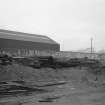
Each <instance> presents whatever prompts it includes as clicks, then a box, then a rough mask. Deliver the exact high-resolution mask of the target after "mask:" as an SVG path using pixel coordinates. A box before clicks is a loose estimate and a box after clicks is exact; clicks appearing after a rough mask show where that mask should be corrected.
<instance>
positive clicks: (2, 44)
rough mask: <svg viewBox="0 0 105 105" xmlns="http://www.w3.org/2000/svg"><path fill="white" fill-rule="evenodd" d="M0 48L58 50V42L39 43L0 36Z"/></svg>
mask: <svg viewBox="0 0 105 105" xmlns="http://www.w3.org/2000/svg"><path fill="white" fill-rule="evenodd" d="M0 48H12V49H34V50H45V51H50V50H52V51H60V45H59V44H49V43H41V42H40V43H39V42H31V41H21V40H12V39H3V38H0Z"/></svg>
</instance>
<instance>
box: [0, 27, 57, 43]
mask: <svg viewBox="0 0 105 105" xmlns="http://www.w3.org/2000/svg"><path fill="white" fill-rule="evenodd" d="M0 38H5V39H14V40H24V41H32V42H40V43H49V44H58V43H56V42H55V41H53V40H52V39H50V38H49V37H47V36H42V35H36V34H28V33H22V32H15V31H8V30H2V29H0Z"/></svg>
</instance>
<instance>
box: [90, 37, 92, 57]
mask: <svg viewBox="0 0 105 105" xmlns="http://www.w3.org/2000/svg"><path fill="white" fill-rule="evenodd" d="M90 41H91V58H93V38H92V37H91V39H90Z"/></svg>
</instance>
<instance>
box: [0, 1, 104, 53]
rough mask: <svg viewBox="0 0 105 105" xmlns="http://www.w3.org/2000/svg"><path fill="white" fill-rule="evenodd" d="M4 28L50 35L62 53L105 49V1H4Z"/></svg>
mask: <svg viewBox="0 0 105 105" xmlns="http://www.w3.org/2000/svg"><path fill="white" fill-rule="evenodd" d="M0 28H1V29H8V30H13V31H20V32H26V33H33V34H39V35H46V36H49V37H50V38H52V39H54V40H55V41H56V42H58V43H60V45H61V50H65V51H72V50H73V51H74V50H79V49H85V48H89V47H90V38H91V37H92V38H93V46H94V48H95V50H101V49H105V0H0Z"/></svg>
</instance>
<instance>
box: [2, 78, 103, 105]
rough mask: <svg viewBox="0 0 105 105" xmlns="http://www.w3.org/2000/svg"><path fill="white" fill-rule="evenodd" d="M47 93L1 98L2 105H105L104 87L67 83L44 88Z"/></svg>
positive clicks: (73, 82) (74, 82)
mask: <svg viewBox="0 0 105 105" xmlns="http://www.w3.org/2000/svg"><path fill="white" fill-rule="evenodd" d="M42 88H44V89H47V90H50V92H46V93H39V94H38V93H35V92H33V93H30V94H28V95H14V96H13V95H11V96H5V97H0V105H104V104H105V89H104V87H101V88H100V87H91V86H87V85H86V84H85V83H79V82H78V83H77V82H76V81H70V80H69V81H67V83H66V84H61V85H54V86H46V87H42Z"/></svg>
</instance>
